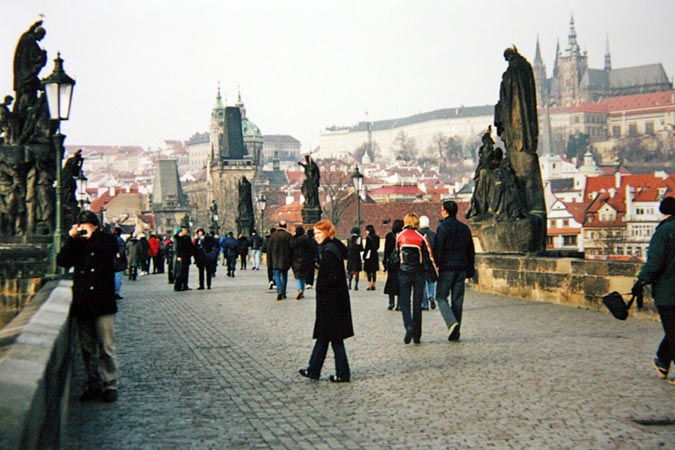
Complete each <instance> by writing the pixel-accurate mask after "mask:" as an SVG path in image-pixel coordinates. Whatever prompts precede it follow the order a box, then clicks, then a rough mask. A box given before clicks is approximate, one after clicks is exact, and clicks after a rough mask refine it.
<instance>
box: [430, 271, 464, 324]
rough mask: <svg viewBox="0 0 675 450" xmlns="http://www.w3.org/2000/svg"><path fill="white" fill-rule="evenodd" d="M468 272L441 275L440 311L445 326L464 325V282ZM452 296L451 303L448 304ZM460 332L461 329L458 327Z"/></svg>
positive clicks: (438, 288) (439, 283) (451, 272)
mask: <svg viewBox="0 0 675 450" xmlns="http://www.w3.org/2000/svg"><path fill="white" fill-rule="evenodd" d="M465 279H466V272H464V271H463V270H462V271H459V272H455V271H453V270H444V271H442V272H441V273H440V276H439V278H438V286H437V298H436V301H437V302H438V309H439V310H440V311H441V315H442V316H443V320H445V324H446V325H447V326H448V327H449V326H450V325H452V324H453V323H455V322H457V323H458V324H460V325H461V323H462V308H463V306H464V280H465ZM449 296H450V301H451V303H450V304H449V303H448V297H449ZM457 330H458V331H459V327H457Z"/></svg>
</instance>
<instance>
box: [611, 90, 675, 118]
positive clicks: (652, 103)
mask: <svg viewBox="0 0 675 450" xmlns="http://www.w3.org/2000/svg"><path fill="white" fill-rule="evenodd" d="M599 103H600V104H601V105H605V106H606V107H607V110H608V111H609V112H610V113H616V112H619V111H621V112H623V111H626V112H628V111H630V112H636V113H637V112H639V113H643V112H645V110H667V111H675V91H663V92H654V93H651V94H635V95H624V96H621V97H609V98H604V99H602V100H600V102H599Z"/></svg>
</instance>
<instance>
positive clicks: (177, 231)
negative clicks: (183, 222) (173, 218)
mask: <svg viewBox="0 0 675 450" xmlns="http://www.w3.org/2000/svg"><path fill="white" fill-rule="evenodd" d="M181 231H183V227H178V228H176V232H175V233H174V234H173V235H174V236H175V235H177V234H180V232H181Z"/></svg>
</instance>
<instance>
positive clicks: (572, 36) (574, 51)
mask: <svg viewBox="0 0 675 450" xmlns="http://www.w3.org/2000/svg"><path fill="white" fill-rule="evenodd" d="M565 52H566V53H567V54H568V55H570V56H578V55H580V54H581V50H580V48H579V43H578V42H577V30H576V29H575V28H574V15H572V16H571V17H570V32H569V34H568V35H567V48H566V49H565Z"/></svg>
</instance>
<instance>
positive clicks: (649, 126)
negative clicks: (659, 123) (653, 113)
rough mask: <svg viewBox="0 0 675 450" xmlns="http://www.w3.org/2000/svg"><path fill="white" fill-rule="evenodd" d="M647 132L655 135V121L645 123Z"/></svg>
mask: <svg viewBox="0 0 675 450" xmlns="http://www.w3.org/2000/svg"><path fill="white" fill-rule="evenodd" d="M645 134H648V135H650V136H653V135H654V122H647V123H645Z"/></svg>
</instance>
